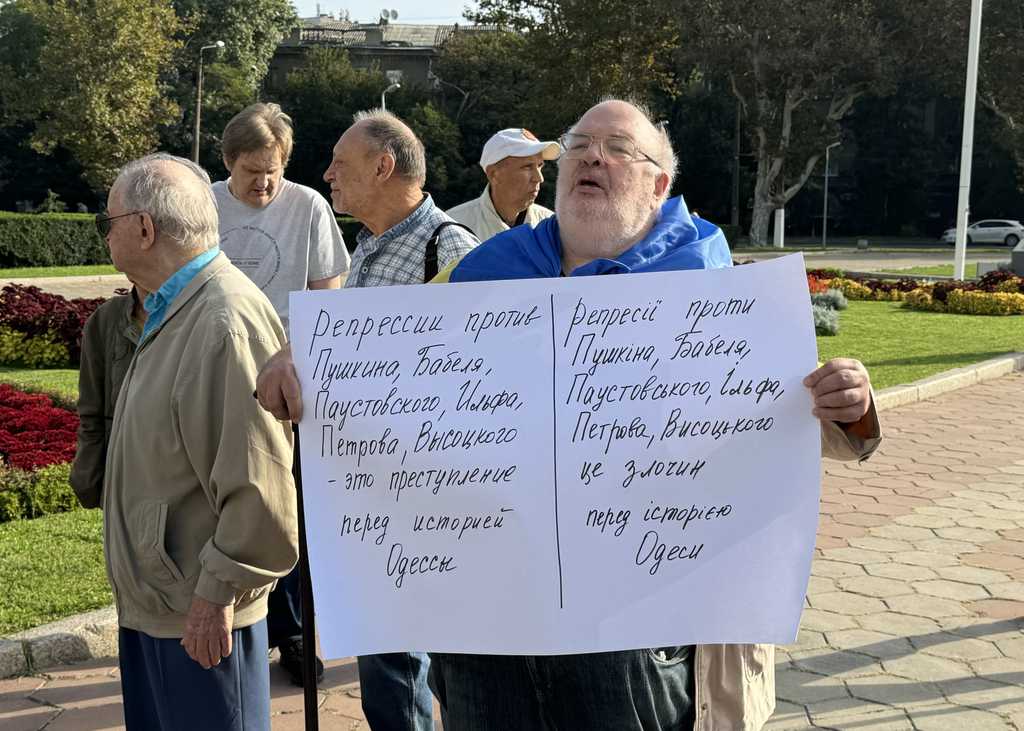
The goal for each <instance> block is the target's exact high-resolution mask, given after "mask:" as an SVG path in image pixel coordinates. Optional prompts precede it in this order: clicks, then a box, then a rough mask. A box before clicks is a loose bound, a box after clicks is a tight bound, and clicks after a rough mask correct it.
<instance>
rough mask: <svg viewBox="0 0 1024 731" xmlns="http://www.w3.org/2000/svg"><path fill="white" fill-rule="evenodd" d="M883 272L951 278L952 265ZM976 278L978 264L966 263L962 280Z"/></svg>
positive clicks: (885, 270)
mask: <svg viewBox="0 0 1024 731" xmlns="http://www.w3.org/2000/svg"><path fill="white" fill-rule="evenodd" d="M882 271H883V272H885V273H887V274H906V275H907V276H908V277H910V276H915V275H918V276H925V277H952V276H953V265H952V264H936V265H935V266H929V267H909V268H907V269H883V270H882ZM977 276H978V263H977V262H970V261H969V262H966V263H965V266H964V278H965V279H974V278H975V277H977Z"/></svg>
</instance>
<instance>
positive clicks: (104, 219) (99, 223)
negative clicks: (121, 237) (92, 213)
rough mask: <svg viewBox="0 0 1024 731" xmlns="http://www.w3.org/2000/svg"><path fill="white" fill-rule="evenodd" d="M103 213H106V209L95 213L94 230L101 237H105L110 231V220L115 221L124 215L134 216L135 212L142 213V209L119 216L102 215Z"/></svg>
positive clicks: (111, 225)
mask: <svg viewBox="0 0 1024 731" xmlns="http://www.w3.org/2000/svg"><path fill="white" fill-rule="evenodd" d="M105 213H107V211H104V212H103V213H97V214H96V230H97V231H99V232H100V236H101V237H102V238H107V234H109V233H110V229H111V228H112V227H113V224H111V223H110V222H111V221H116V220H117V219H119V218H124V217H126V216H134V215H135V214H136V213H142V211H131V212H130V213H122V214H121V215H120V216H106V215H104V214H105Z"/></svg>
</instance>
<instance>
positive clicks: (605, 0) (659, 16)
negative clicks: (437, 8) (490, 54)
mask: <svg viewBox="0 0 1024 731" xmlns="http://www.w3.org/2000/svg"><path fill="white" fill-rule="evenodd" d="M676 5H678V3H675V2H672V1H671V0H601V1H600V2H594V1H593V0H537V1H531V0H480V3H479V6H480V7H479V11H477V13H475V14H472V17H473V19H474V20H476V21H478V22H483V23H493V24H496V25H498V27H499V28H502V29H506V30H511V31H515V32H517V33H521V34H522V35H523V37H524V39H525V40H524V55H523V56H522V58H523V59H525V60H527V63H526V64H525V67H526V68H529V69H531V73H532V75H533V81H534V83H533V84H532V85H531V88H530V90H529V93H528V94H527V96H526V97H525V100H524V102H525V104H524V106H525V109H526V110H527V111H528V112H529V114H530V116H531V117H533V118H535V119H537V120H538V122H537V126H538V127H542V131H543V132H544V133H545V134H557V133H558V132H563V131H564V130H565V129H566V128H567V127H568V126H569V125H570V124H572V123H573V122H574V121H575V120H576V119H578V118H579V116H580V114H582V112H583V111H585V110H586V109H587V108H588V107H590V106H591V105H592V104H594V103H595V102H596V101H597V100H598V99H600V98H601V97H603V96H607V95H616V96H629V97H634V98H640V99H643V98H648V97H650V95H651V93H652V92H653V91H655V90H658V89H660V90H663V91H668V92H669V93H673V92H674V89H675V81H676V78H677V69H676V67H675V65H674V63H673V61H674V52H673V49H674V48H676V46H677V45H678V44H679V42H680V35H679V26H678V25H677V23H676V22H674V19H675V17H676V15H677V14H678V13H679V8H678V7H676ZM540 120H543V125H542V123H541V122H540Z"/></svg>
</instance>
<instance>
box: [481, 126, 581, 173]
mask: <svg viewBox="0 0 1024 731" xmlns="http://www.w3.org/2000/svg"><path fill="white" fill-rule="evenodd" d="M561 152H562V148H561V146H560V145H559V144H558V143H557V142H541V141H540V140H538V139H537V138H536V137H535V136H534V134H533V132H531V131H530V130H528V129H524V128H522V127H511V128H509V129H503V130H501V132H498V133H497V134H496V135H494V136H493V137H491V139H489V140H487V144H485V145H484V149H483V152H481V153H480V167H482V168H483V169H484V172H487V168H489V167H490V166H491V165H493V164H494V163H496V162H501V161H502V160H504V159H505V158H506V157H530V156H531V155H536V154H538V153H541V154H543V155H544V159H545V160H554V159H555V158H556V157H558V156H559V155H560V154H561Z"/></svg>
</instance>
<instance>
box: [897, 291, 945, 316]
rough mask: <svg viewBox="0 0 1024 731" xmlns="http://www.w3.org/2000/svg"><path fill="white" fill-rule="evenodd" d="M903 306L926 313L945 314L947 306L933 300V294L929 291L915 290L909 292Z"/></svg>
mask: <svg viewBox="0 0 1024 731" xmlns="http://www.w3.org/2000/svg"><path fill="white" fill-rule="evenodd" d="M903 306H904V307H909V308H910V309H912V310H923V311H925V312H945V311H946V305H945V304H943V303H942V302H938V301H936V300H933V299H932V295H931V292H929V291H928V290H927V289H915V290H914V291H912V292H907V295H906V297H904V299H903Z"/></svg>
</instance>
